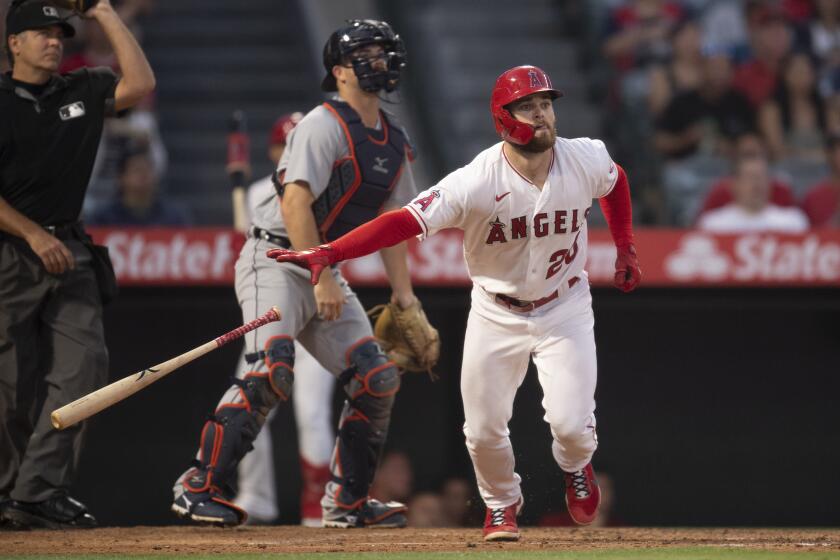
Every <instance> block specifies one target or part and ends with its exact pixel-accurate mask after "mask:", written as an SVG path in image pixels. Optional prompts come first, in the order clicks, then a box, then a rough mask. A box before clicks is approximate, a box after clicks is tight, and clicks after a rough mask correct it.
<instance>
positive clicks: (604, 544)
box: [0, 526, 840, 555]
mask: <svg viewBox="0 0 840 560" xmlns="http://www.w3.org/2000/svg"><path fill="white" fill-rule="evenodd" d="M693 546H712V547H733V548H739V549H744V548H747V549H759V550H787V551H794V550H803V551H804V550H814V551H816V550H819V551H832V552H837V551H840V529H653V528H644V529H640V528H617V529H612V528H605V529H586V528H550V529H549V528H528V527H526V528H524V529H523V533H522V540H521V541H520V542H518V543H504V544H501V543H498V544H491V543H485V542H484V541H482V540H481V531H480V529H402V530H393V529H392V530H385V529H379V530H373V529H358V530H336V529H327V530H325V529H309V528H304V527H292V526H284V527H239V528H236V529H215V528H210V527H181V526H179V527H120V528H107V529H96V530H91V531H29V532H26V531H21V532H11V531H6V532H0V550H2V554H12V555H18V554H114V555H117V554H177V555H188V554H198V553H229V554H242V553H251V552H253V553H255V554H257V553H259V554H265V553H289V552H297V553H303V552H374V551H376V552H383V551H395V550H399V551H404V552H409V551H414V552H465V551H475V552H481V551H488V550H494V549H504V548H516V549H519V550H545V551H548V550H584V549H606V548H637V549H647V548H665V547H693Z"/></svg>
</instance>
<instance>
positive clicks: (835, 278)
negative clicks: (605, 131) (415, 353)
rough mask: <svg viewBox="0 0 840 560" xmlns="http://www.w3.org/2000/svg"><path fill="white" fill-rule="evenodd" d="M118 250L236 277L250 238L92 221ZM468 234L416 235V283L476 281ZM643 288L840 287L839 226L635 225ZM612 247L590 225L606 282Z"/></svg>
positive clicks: (122, 274) (364, 273)
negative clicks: (703, 228)
mask: <svg viewBox="0 0 840 560" xmlns="http://www.w3.org/2000/svg"><path fill="white" fill-rule="evenodd" d="M91 234H92V235H93V236H94V239H96V240H97V242H98V243H101V244H104V245H107V246H108V247H109V248H110V251H111V258H112V259H113V261H114V268H115V270H116V273H117V279H118V281H119V283H120V284H121V285H125V286H131V285H231V286H232V285H233V280H234V271H233V270H234V263H235V261H236V258H237V256H238V255H239V250H240V248H241V247H242V243H243V242H244V239H243V237H242V235H241V234H239V233H236V232H234V231H233V230H230V229H223V228H197V229H140V228H131V229H92V230H91ZM461 239H462V237H461V233H460V232H458V231H455V230H447V231H442V232H440V233H438V234H437V235H433V236H432V237H430V238H428V239H427V240H426V241H424V242H423V243H418V242H417V241H416V240H414V239H411V240H409V268H410V270H411V275H412V279H413V281H414V283H415V284H417V285H425V286H469V285H470V279H469V276H468V274H467V268H466V265H465V263H464V257H463V250H462V247H461ZM636 247H637V250H638V254H639V260H640V262H641V266H642V285H643V286H781V285H790V286H808V285H810V286H818V285H821V286H840V230H831V231H814V232H810V233H808V234H805V235H776V234H751V235H742V236H719V235H711V234H705V233H700V232H696V231H690V230H661V229H642V230H637V231H636ZM614 262H615V247H614V246H613V243H612V240H611V238H610V234H609V232H608V231H606V230H592V231H590V238H589V247H588V259H587V263H586V269H587V271H588V273H589V279H590V281H591V282H592V284H593V285H604V286H608V285H611V283H612V278H613V274H614V269H613V267H614ZM342 272H343V274H344V276H345V277H346V278H347V279H348V280H349V281H350V282H351V284H354V285H357V286H386V285H387V277H386V275H385V270H384V268H383V266H382V261H381V260H380V259H379V257H378V255H368V256H367V257H363V258H361V259H356V260H353V261H349V262H347V263H344V265H343V267H342Z"/></svg>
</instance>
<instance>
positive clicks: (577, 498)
mask: <svg viewBox="0 0 840 560" xmlns="http://www.w3.org/2000/svg"><path fill="white" fill-rule="evenodd" d="M563 476H564V478H565V479H566V507H567V508H569V516H571V518H572V521H574V522H575V523H577V524H578V525H589V524H590V523H592V522H593V521H595V518H596V517H597V516H598V506H599V505H601V489H600V488H598V481H597V480H595V473H594V472H593V471H592V463H590V464H588V465H586V466H585V467H583V469H581V470H579V471H577V472H573V473H567V472H564V473H563Z"/></svg>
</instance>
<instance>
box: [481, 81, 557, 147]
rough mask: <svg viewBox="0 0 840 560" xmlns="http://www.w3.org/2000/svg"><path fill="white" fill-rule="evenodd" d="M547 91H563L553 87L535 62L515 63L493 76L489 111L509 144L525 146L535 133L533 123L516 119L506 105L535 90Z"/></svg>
mask: <svg viewBox="0 0 840 560" xmlns="http://www.w3.org/2000/svg"><path fill="white" fill-rule="evenodd" d="M540 92H548V93H549V94H550V95H551V98H552V99H557V98H558V97H563V92H562V91H560V90H558V89H554V86H552V85H551V79H550V78H549V77H548V74H546V73H545V72H544V71H543V70H541V69H539V68H537V67H536V66H517V67H516V68H511V69H510V70H508V71H507V72H505V73H504V74H502V75H501V76H499V77H498V78H497V79H496V85H495V86H494V87H493V94H492V95H491V96H490V113H491V114H492V115H493V123H494V124H495V125H496V132H498V133H499V135H500V136H501V137H502V139H503V140H507V141H508V142H511V143H512V144H519V145H521V146H524V145H525V144H527V143H528V142H530V141H531V139H532V138H533V137H534V127H533V126H531V125H530V124H527V123H524V122H522V121H519V120H516V119H515V118H514V117H513V115H511V114H510V111H509V110H508V105H510V104H511V103H513V102H514V101H516V100H517V99H522V98H523V97H527V96H529V95H532V94H534V93H540Z"/></svg>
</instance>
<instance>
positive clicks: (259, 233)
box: [251, 226, 292, 249]
mask: <svg viewBox="0 0 840 560" xmlns="http://www.w3.org/2000/svg"><path fill="white" fill-rule="evenodd" d="M251 235H252V236H254V237H257V238H259V239H265V240H266V241H270V242H272V243H274V244H275V245H279V246H280V247H283V248H284V249H291V248H292V242H291V241H289V238H288V237H283V236H282V235H275V234H273V233H271V232H270V231H266V230H264V229H262V228H258V227H257V226H253V227H252V228H251Z"/></svg>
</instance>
